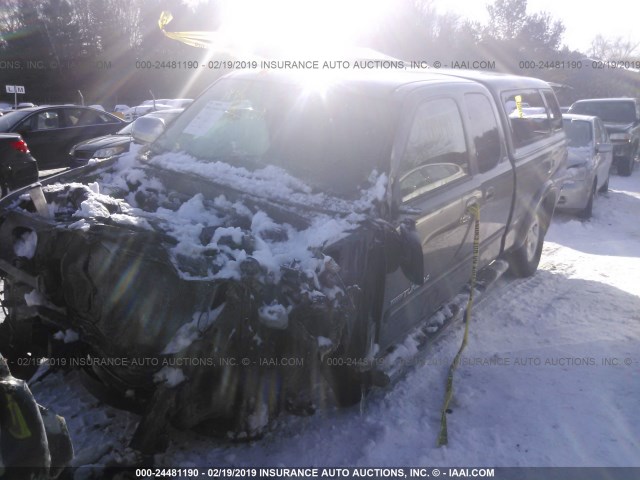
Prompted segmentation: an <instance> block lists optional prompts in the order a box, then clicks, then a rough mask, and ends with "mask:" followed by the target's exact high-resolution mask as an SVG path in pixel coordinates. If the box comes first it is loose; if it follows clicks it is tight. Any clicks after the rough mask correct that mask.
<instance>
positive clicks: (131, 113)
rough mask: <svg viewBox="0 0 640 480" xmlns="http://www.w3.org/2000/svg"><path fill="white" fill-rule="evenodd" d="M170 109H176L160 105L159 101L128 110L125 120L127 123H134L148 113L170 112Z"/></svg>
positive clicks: (125, 113)
mask: <svg viewBox="0 0 640 480" xmlns="http://www.w3.org/2000/svg"><path fill="white" fill-rule="evenodd" d="M170 108H174V107H171V106H169V105H166V104H164V103H160V101H159V100H158V101H157V102H156V103H155V104H153V103H150V104H142V105H138V106H136V107H131V108H130V109H129V110H126V111H125V112H124V119H125V120H126V121H127V122H132V121H134V120H135V119H136V118H138V117H142V116H143V115H146V114H147V113H151V112H155V111H157V110H168V109H170Z"/></svg>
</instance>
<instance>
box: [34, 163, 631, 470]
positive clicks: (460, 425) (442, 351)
mask: <svg viewBox="0 0 640 480" xmlns="http://www.w3.org/2000/svg"><path fill="white" fill-rule="evenodd" d="M452 327H453V328H449V329H447V330H446V331H445V332H443V334H442V335H441V336H440V338H439V339H438V340H437V342H436V343H435V344H434V345H432V346H430V347H429V348H430V351H429V352H427V353H426V355H425V356H424V357H423V358H422V360H421V361H420V362H418V364H417V365H416V366H414V367H412V368H410V369H409V371H408V372H407V374H406V375H404V376H403V377H402V378H401V379H400V380H399V381H398V382H396V383H395V385H393V386H392V387H390V388H388V389H385V390H376V391H374V392H373V394H371V395H370V396H369V397H368V398H367V400H366V402H365V403H364V404H363V405H362V406H360V408H359V407H354V408H350V409H334V408H328V409H323V410H321V411H319V412H318V413H316V415H314V416H311V417H307V418H300V417H292V416H286V417H284V418H283V419H282V420H281V421H280V424H279V425H278V426H277V428H276V429H275V430H274V431H273V432H271V433H269V434H268V435H267V436H266V437H265V438H264V439H262V440H260V441H256V442H252V443H240V444H237V443H228V442H224V441H221V440H212V439H210V438H206V437H202V436H199V435H198V434H196V433H193V432H176V433H175V435H174V436H173V440H172V443H171V445H170V447H169V449H168V450H167V451H166V452H165V453H163V454H159V455H156V457H155V463H156V466H168V467H174V468H175V467H190V466H238V467H241V466H270V465H271V466H282V467H293V466H311V465H316V466H432V465H454V466H488V467H499V466H635V467H640V454H639V452H640V410H639V408H638V407H639V405H640V404H639V403H638V399H640V170H636V171H635V172H634V174H633V176H632V177H630V178H622V177H619V176H612V177H611V191H610V192H609V193H608V194H606V195H604V196H600V197H599V198H598V199H597V201H596V203H595V206H594V217H593V219H592V220H590V221H587V222H583V221H579V220H577V219H575V218H573V217H570V216H565V215H557V216H556V218H555V219H554V221H553V223H552V225H551V228H550V231H549V233H548V237H547V242H546V244H545V249H544V252H543V257H542V262H541V266H540V270H539V271H538V273H537V274H536V275H535V276H534V277H532V278H530V279H525V280H516V279H513V278H503V279H501V280H500V281H499V282H498V284H497V285H496V286H495V287H494V288H493V289H492V290H490V291H489V293H488V294H487V295H486V296H485V297H484V298H483V299H482V301H481V302H480V303H479V304H478V305H477V306H476V308H475V309H474V313H473V319H472V324H471V332H470V337H469V344H468V346H467V349H466V350H465V353H464V361H463V362H462V364H461V365H460V367H459V368H458V370H457V372H456V377H455V383H454V387H455V393H454V398H453V401H452V404H451V409H452V412H451V413H450V414H449V415H448V423H449V445H448V446H446V447H441V448H438V447H436V440H437V436H438V431H439V426H440V408H441V406H442V402H443V397H444V385H445V378H446V375H447V371H448V368H449V363H450V362H451V360H452V358H453V356H454V355H455V353H456V351H457V349H458V347H459V345H460V341H461V338H462V333H463V325H462V323H461V322H458V324H457V325H453V326H452ZM32 390H33V393H34V395H35V396H36V398H37V400H38V401H39V402H40V403H41V404H43V405H45V406H47V407H50V408H52V409H53V410H54V411H56V412H57V413H58V414H60V415H63V416H64V417H65V418H66V420H67V424H68V426H69V429H70V433H71V435H72V438H73V441H74V444H75V448H76V458H75V460H74V464H75V465H86V464H94V465H116V464H125V465H126V464H131V463H132V462H134V461H135V460H136V458H135V456H134V455H132V453H131V452H127V451H126V450H125V446H126V444H127V442H128V440H129V439H130V438H131V435H132V433H133V431H134V430H135V427H136V424H137V421H138V419H139V417H137V416H136V415H134V414H131V413H127V412H122V411H118V410H115V409H113V408H110V407H107V406H105V405H103V404H101V403H100V402H99V401H98V400H95V399H94V398H93V397H92V396H91V395H90V394H89V393H87V392H86V391H85V390H84V388H83V387H82V386H81V385H80V382H79V380H78V377H77V374H76V373H75V372H69V373H67V374H62V373H55V374H53V375H49V376H48V377H46V378H45V379H44V380H42V381H39V382H35V383H33V384H32Z"/></svg>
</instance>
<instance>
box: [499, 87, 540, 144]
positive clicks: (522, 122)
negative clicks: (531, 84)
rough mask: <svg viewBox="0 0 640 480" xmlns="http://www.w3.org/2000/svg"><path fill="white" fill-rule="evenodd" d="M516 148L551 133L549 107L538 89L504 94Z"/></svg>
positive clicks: (504, 103) (503, 100) (504, 102)
mask: <svg viewBox="0 0 640 480" xmlns="http://www.w3.org/2000/svg"><path fill="white" fill-rule="evenodd" d="M502 102H503V105H504V108H505V112H506V113H507V116H508V117H509V123H510V125H511V132H512V134H513V143H514V146H515V148H516V149H518V148H522V147H526V146H527V145H530V144H532V143H534V142H537V141H538V140H541V139H543V138H545V137H547V136H549V135H550V134H551V125H550V122H549V117H548V115H547V108H546V106H545V104H544V101H543V100H542V96H541V95H540V92H538V91H537V90H521V91H511V92H505V93H503V94H502Z"/></svg>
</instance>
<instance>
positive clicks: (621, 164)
mask: <svg viewBox="0 0 640 480" xmlns="http://www.w3.org/2000/svg"><path fill="white" fill-rule="evenodd" d="M634 163H635V159H634V158H633V154H631V155H629V156H628V157H627V158H624V159H621V160H620V161H618V173H619V174H620V175H621V176H623V177H628V176H629V175H631V171H632V170H633V164H634Z"/></svg>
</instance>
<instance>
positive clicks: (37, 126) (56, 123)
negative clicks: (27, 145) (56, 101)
mask: <svg viewBox="0 0 640 480" xmlns="http://www.w3.org/2000/svg"><path fill="white" fill-rule="evenodd" d="M24 125H26V126H28V127H29V129H30V130H52V129H54V128H60V127H61V126H62V125H61V120H60V116H59V115H58V111H56V110H46V111H44V112H38V113H36V114H35V115H32V116H31V117H29V118H28V119H27V120H25V123H24Z"/></svg>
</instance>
